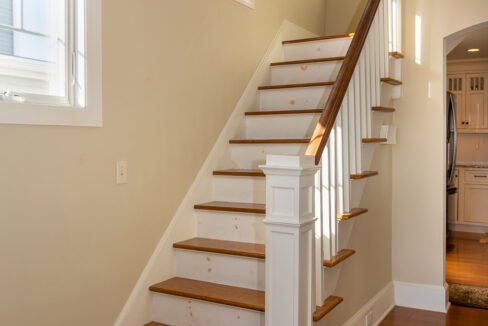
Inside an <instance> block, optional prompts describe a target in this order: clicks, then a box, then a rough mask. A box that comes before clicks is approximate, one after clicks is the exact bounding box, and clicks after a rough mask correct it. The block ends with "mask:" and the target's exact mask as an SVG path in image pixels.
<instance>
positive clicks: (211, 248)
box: [173, 238, 265, 259]
mask: <svg viewBox="0 0 488 326" xmlns="http://www.w3.org/2000/svg"><path fill="white" fill-rule="evenodd" d="M173 248H175V249H183V250H191V251H200V252H209V253H215V254H223V255H230V256H240V257H249V258H258V259H265V250H264V248H265V245H264V244H260V243H250V242H237V241H227V240H217V239H207V238H193V239H190V240H186V241H182V242H177V243H174V244H173Z"/></svg>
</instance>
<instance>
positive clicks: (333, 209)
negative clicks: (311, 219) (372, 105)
mask: <svg viewBox="0 0 488 326" xmlns="http://www.w3.org/2000/svg"><path fill="white" fill-rule="evenodd" d="M337 125H338V124H337V121H336V122H335V124H334V129H332V132H331V134H330V137H329V164H330V169H329V176H330V179H329V180H330V191H329V193H330V198H329V204H330V220H329V228H330V252H331V256H335V254H336V253H337V246H336V244H337V241H336V239H337V219H336V216H337V212H338V207H337V188H338V185H337V170H338V169H337V129H338V128H337Z"/></svg>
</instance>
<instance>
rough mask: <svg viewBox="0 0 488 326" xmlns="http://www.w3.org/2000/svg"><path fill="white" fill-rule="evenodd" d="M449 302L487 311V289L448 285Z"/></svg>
mask: <svg viewBox="0 0 488 326" xmlns="http://www.w3.org/2000/svg"><path fill="white" fill-rule="evenodd" d="M449 301H450V302H451V303H452V304H456V305H461V306H467V307H474V308H482V309H488V288H482V287H476V286H467V285H459V284H449Z"/></svg>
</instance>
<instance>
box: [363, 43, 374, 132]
mask: <svg viewBox="0 0 488 326" xmlns="http://www.w3.org/2000/svg"><path fill="white" fill-rule="evenodd" d="M364 53H365V61H366V62H365V63H366V65H365V80H364V87H365V88H366V107H365V110H364V117H365V124H364V127H365V131H366V134H365V137H364V138H367V137H370V135H371V134H370V125H369V122H370V121H369V120H368V117H369V114H368V111H370V108H371V102H372V96H371V35H369V36H368V38H367V40H366V44H365V51H364Z"/></svg>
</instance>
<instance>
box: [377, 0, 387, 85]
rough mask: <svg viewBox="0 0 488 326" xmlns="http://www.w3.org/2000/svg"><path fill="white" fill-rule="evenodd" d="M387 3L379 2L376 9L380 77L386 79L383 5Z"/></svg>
mask: <svg viewBox="0 0 488 326" xmlns="http://www.w3.org/2000/svg"><path fill="white" fill-rule="evenodd" d="M386 2H387V1H381V3H380V6H379V8H378V20H379V21H378V25H379V28H378V32H379V43H380V48H379V51H380V76H381V77H386V76H387V75H386V61H385V55H384V54H385V52H386V49H385V35H386V34H387V32H386V31H385V26H386V24H385V4H386Z"/></svg>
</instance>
